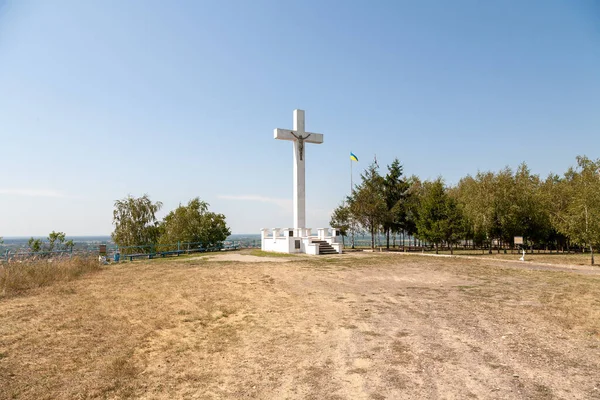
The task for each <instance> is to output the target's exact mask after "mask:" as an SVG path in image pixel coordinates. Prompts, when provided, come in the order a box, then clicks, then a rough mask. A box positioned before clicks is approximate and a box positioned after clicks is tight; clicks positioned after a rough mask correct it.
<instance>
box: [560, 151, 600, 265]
mask: <svg viewBox="0 0 600 400" xmlns="http://www.w3.org/2000/svg"><path fill="white" fill-rule="evenodd" d="M599 172H600V159H599V160H596V161H593V160H590V159H589V158H587V157H585V156H578V157H577V168H570V169H569V170H568V171H567V172H566V173H565V177H564V179H562V180H561V181H559V182H558V183H557V189H558V192H559V193H558V195H559V196H560V197H561V198H563V199H565V198H566V199H568V201H567V202H565V204H562V207H560V208H557V209H556V212H557V214H556V215H555V222H556V225H557V229H558V231H559V232H562V233H564V234H565V235H567V236H568V237H569V238H570V239H571V240H572V241H573V242H575V243H578V244H580V245H581V246H586V247H589V249H590V253H591V264H592V265H594V247H595V246H598V245H599V244H600V176H599Z"/></svg>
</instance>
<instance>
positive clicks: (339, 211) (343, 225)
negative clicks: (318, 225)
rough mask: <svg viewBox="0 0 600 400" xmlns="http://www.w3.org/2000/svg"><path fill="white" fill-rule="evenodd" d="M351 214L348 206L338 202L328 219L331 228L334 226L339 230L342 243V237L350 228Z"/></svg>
mask: <svg viewBox="0 0 600 400" xmlns="http://www.w3.org/2000/svg"><path fill="white" fill-rule="evenodd" d="M351 218H352V216H351V214H350V207H349V206H347V205H345V204H340V205H339V206H337V208H336V209H335V210H333V213H332V214H331V220H330V221H329V225H330V226H331V227H332V228H336V229H339V230H340V234H341V235H342V243H344V237H345V236H346V235H347V234H348V231H349V230H350V228H351V223H352V219H351Z"/></svg>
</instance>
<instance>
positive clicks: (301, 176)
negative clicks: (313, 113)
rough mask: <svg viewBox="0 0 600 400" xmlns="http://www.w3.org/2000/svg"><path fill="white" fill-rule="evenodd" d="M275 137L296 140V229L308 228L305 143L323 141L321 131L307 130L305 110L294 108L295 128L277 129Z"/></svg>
mask: <svg viewBox="0 0 600 400" xmlns="http://www.w3.org/2000/svg"><path fill="white" fill-rule="evenodd" d="M274 137H275V139H280V140H292V141H293V142H294V230H295V231H296V233H295V234H296V235H298V236H299V235H300V233H299V232H298V230H299V229H300V228H306V186H305V169H304V162H305V161H306V151H304V150H305V149H304V144H305V143H316V144H321V143H323V135H322V134H320V133H311V132H306V131H305V129H304V110H294V130H292V131H290V130H289V129H275V131H274Z"/></svg>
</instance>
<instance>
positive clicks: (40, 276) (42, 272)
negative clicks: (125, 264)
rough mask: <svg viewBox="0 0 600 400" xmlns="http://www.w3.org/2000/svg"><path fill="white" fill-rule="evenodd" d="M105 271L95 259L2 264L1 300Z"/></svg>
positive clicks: (0, 271) (0, 279) (0, 264)
mask: <svg viewBox="0 0 600 400" xmlns="http://www.w3.org/2000/svg"><path fill="white" fill-rule="evenodd" d="M100 269H101V266H100V263H99V262H98V259H97V258H95V257H73V258H58V259H38V260H24V261H15V262H8V263H7V262H5V263H0V297H5V296H11V295H14V294H17V293H22V292H24V291H26V290H29V289H34V288H39V287H43V286H48V285H50V284H52V283H55V282H62V281H69V280H72V279H75V278H77V277H79V276H80V275H82V274H85V273H88V272H93V271H98V270H100Z"/></svg>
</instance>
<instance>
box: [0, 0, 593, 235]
mask: <svg viewBox="0 0 600 400" xmlns="http://www.w3.org/2000/svg"><path fill="white" fill-rule="evenodd" d="M294 108H300V109H304V110H306V127H307V129H308V130H309V131H313V132H319V133H323V134H324V135H325V143H324V144H322V145H310V144H309V145H307V147H306V154H307V224H308V226H310V227H313V228H317V227H322V226H327V225H328V221H329V213H330V211H331V210H332V209H333V208H334V207H335V206H336V205H337V204H339V203H340V202H341V201H342V199H343V198H344V196H345V195H347V194H348V191H349V187H350V182H349V181H350V173H349V172H350V166H349V165H350V162H349V152H350V151H353V152H354V153H355V154H356V155H357V156H358V157H359V158H360V162H359V163H358V164H356V163H355V164H354V175H355V177H356V176H357V175H358V174H359V173H360V171H361V170H362V169H364V168H365V167H366V166H367V165H368V163H369V162H371V161H372V159H373V156H374V154H377V158H378V160H379V163H380V165H381V166H382V167H385V165H386V164H389V163H391V161H392V160H393V158H394V157H398V158H399V159H400V161H401V162H402V164H403V165H404V168H405V172H406V173H407V174H408V175H412V174H415V175H418V176H420V177H421V178H423V179H433V178H436V177H437V176H440V175H441V176H443V177H444V178H445V180H446V182H447V183H448V184H455V183H456V182H458V180H459V179H460V178H461V177H463V176H465V175H467V174H474V173H476V172H477V171H478V170H498V169H500V168H502V167H504V166H507V165H508V166H510V167H513V168H514V167H516V166H517V165H518V164H519V163H521V162H522V161H526V162H527V163H528V165H529V167H530V168H531V169H532V171H533V172H534V173H537V174H540V175H542V176H546V175H547V174H548V173H550V172H556V173H562V172H564V171H565V170H566V168H568V167H569V166H570V165H573V164H574V163H575V156H576V155H578V154H582V155H583V154H585V155H587V156H589V157H591V158H598V157H599V156H600V154H599V153H600V131H599V128H600V3H598V2H597V1H594V0H588V1H576V0H575V1H564V0H560V1H557V0H539V1H534V0H531V1H521V0H514V1H509V0H506V1H462V0H455V1H445V0H439V1H361V2H357V1H326V0H325V1H323V0H319V1H293V2H292V1H283V0H273V1H260V0H259V1H256V0H253V1H187V2H184V1H173V2H166V1H133V0H131V1H121V0H118V1H78V0H73V1H61V0H57V1H42V0H40V1H29V0H19V1H11V0H8V1H6V0H0V160H1V167H2V168H1V171H2V174H1V178H0V236H16V235H25V236H28V235H47V233H48V232H49V231H51V230H57V231H64V232H66V233H67V235H85V234H109V233H110V232H111V231H112V225H111V223H112V208H113V202H114V200H116V199H119V198H123V197H125V196H126V195H127V194H132V195H135V196H139V195H142V194H143V193H148V194H149V195H150V196H151V198H152V199H153V200H160V201H162V202H163V203H164V210H165V211H169V210H171V209H173V208H174V207H176V206H177V205H178V204H179V203H180V202H187V201H188V200H189V199H190V198H193V197H195V196H199V197H200V198H202V199H203V200H206V201H208V202H209V203H210V204H211V209H212V210H213V211H216V212H222V213H224V214H225V215H226V216H227V220H228V222H229V224H230V226H231V227H232V230H233V231H234V232H235V233H258V232H259V229H260V228H262V227H275V226H279V227H288V226H291V225H292V210H291V197H292V180H291V179H292V144H291V143H289V142H283V141H278V140H274V139H273V129H274V128H291V127H292V110H293V109H294ZM382 172H384V171H382ZM161 215H164V212H163V213H161Z"/></svg>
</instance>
